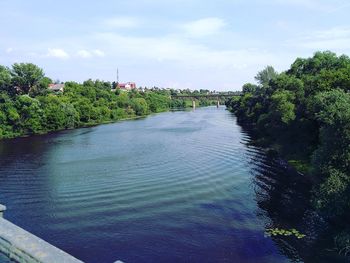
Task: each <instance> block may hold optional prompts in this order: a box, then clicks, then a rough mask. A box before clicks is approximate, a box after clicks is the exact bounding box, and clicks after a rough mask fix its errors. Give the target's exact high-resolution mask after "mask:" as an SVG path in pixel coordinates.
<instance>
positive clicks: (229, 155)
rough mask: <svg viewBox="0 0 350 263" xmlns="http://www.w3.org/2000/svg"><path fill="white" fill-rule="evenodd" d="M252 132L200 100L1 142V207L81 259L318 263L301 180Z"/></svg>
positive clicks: (10, 217) (10, 216)
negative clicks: (279, 232) (299, 235)
mask: <svg viewBox="0 0 350 263" xmlns="http://www.w3.org/2000/svg"><path fill="white" fill-rule="evenodd" d="M250 140H251V139H250V136H249V134H248V133H247V132H246V131H244V130H242V128H241V127H240V126H239V125H237V124H236V119H235V117H234V116H233V115H232V114H231V113H230V112H228V111H226V110H225V108H224V107H221V108H219V109H217V108H216V107H207V108H199V109H196V110H195V111H176V112H167V113H161V114H156V115H153V116H149V117H147V118H145V119H139V120H133V121H123V122H119V123H114V124H108V125H100V126H96V127H91V128H83V129H77V130H69V131H63V132H58V133H54V134H49V135H43V136H32V137H28V138H19V139H14V140H6V141H2V142H0V203H3V204H5V205H6V206H7V207H8V211H7V212H6V214H5V216H6V218H7V219H8V220H10V221H12V222H13V223H15V224H17V225H19V226H21V227H23V228H24V229H26V230H28V231H30V232H32V233H34V234H35V235H37V236H39V237H41V238H43V239H45V240H47V241H48V242H50V243H52V244H54V245H55V246H57V247H59V248H61V249H63V250H65V251H67V252H68V253H70V254H72V255H74V256H75V257H77V258H79V259H81V260H83V261H85V262H97V263H100V262H101V263H105V262H106V263H109V262H110V263H112V262H115V261H116V260H121V261H123V262H126V263H131V262H243V263H244V262H292V261H295V262H299V261H305V262H306V261H309V262H316V261H312V260H315V254H314V253H313V252H312V246H313V245H310V242H311V244H312V242H313V240H312V239H311V238H309V236H312V233H308V232H307V231H309V232H310V231H314V232H315V230H314V227H313V225H307V226H305V221H306V222H309V221H310V222H311V221H312V220H308V217H309V215H308V204H304V202H303V201H302V200H303V198H304V196H305V195H307V194H308V192H309V190H310V189H309V187H308V185H307V183H303V182H301V181H302V180H303V179H300V178H301V176H300V175H298V174H297V173H296V172H293V171H291V170H290V169H288V168H285V165H284V164H283V163H281V162H280V161H278V160H275V159H273V158H270V157H268V156H267V155H266V154H265V152H264V151H263V150H262V149H260V148H257V147H255V146H252V145H250ZM295 178H299V179H295ZM293 189H294V190H293ZM295 189H298V191H295ZM291 202H292V203H291ZM295 204H296V205H295ZM301 220H302V222H301ZM310 224H311V223H310ZM271 227H281V228H292V227H293V228H294V227H295V228H297V229H298V230H299V231H301V232H303V233H305V234H307V237H306V238H304V239H303V240H297V239H296V238H295V237H287V238H279V237H274V238H271V237H268V236H265V235H264V233H265V230H266V228H271ZM310 229H311V230H310ZM310 247H311V249H310ZM319 260H320V262H321V261H322V259H321V258H319Z"/></svg>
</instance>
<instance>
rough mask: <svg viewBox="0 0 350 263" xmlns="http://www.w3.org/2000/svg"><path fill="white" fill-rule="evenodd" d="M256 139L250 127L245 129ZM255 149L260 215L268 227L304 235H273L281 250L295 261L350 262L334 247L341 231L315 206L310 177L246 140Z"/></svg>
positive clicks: (254, 163)
mask: <svg viewBox="0 0 350 263" xmlns="http://www.w3.org/2000/svg"><path fill="white" fill-rule="evenodd" d="M243 131H244V132H245V133H246V134H247V135H248V137H249V138H253V136H252V133H251V131H250V129H249V128H246V127H245V128H243ZM243 143H244V144H246V145H247V147H248V148H251V150H252V151H256V152H259V153H260V154H257V155H252V156H251V159H250V162H251V164H252V165H253V166H255V168H254V169H253V171H252V173H253V177H252V178H253V182H252V184H253V188H254V192H255V195H256V197H255V198H256V202H257V205H258V207H259V210H258V217H259V218H261V219H262V220H263V221H264V222H265V229H266V230H268V229H276V228H278V229H286V230H290V229H297V230H298V231H299V232H300V233H303V234H305V237H304V238H301V239H298V238H296V237H295V236H283V235H276V236H272V237H271V238H272V240H273V241H274V242H275V244H276V245H277V246H278V248H279V250H280V252H281V253H282V254H284V255H285V256H287V257H288V258H289V259H290V260H291V261H292V262H325V263H326V262H349V258H346V257H344V256H342V255H339V254H338V253H337V252H336V251H335V248H334V246H335V245H334V236H335V235H336V234H337V232H336V231H337V230H336V229H334V227H333V228H332V227H331V226H330V225H329V224H328V223H327V222H326V221H325V220H324V219H323V218H322V217H321V216H319V215H318V214H317V213H316V211H315V210H314V209H313V208H312V206H311V202H310V200H311V195H312V185H311V182H310V181H309V180H308V178H307V177H306V176H305V175H303V174H301V173H298V172H297V171H296V170H295V169H294V168H292V167H290V166H289V165H288V163H287V162H286V161H284V160H282V159H280V158H278V157H276V156H272V155H269V154H265V153H264V154H261V151H262V152H264V150H263V149H261V148H259V147H256V146H254V145H252V143H251V140H250V139H249V140H246V141H244V142H243Z"/></svg>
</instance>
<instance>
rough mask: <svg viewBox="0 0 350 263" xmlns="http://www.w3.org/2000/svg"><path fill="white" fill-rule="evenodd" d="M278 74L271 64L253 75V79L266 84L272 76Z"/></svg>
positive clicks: (263, 84)
mask: <svg viewBox="0 0 350 263" xmlns="http://www.w3.org/2000/svg"><path fill="white" fill-rule="evenodd" d="M277 75H278V73H277V71H275V69H274V68H273V67H272V66H267V67H265V68H264V69H263V70H262V71H259V72H258V74H257V75H256V76H255V79H256V80H257V81H258V83H259V84H260V85H262V86H267V85H268V84H269V82H270V80H272V79H273V78H275V77H276V76H277Z"/></svg>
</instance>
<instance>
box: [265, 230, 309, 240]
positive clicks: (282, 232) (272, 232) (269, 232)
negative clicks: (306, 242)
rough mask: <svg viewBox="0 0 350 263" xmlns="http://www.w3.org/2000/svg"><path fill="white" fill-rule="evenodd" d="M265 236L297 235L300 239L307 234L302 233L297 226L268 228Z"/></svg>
mask: <svg viewBox="0 0 350 263" xmlns="http://www.w3.org/2000/svg"><path fill="white" fill-rule="evenodd" d="M265 236H269V237H271V236H295V237H296V238H298V239H301V238H304V237H305V236H306V235H304V234H302V233H300V232H299V231H298V230H296V229H295V228H292V229H282V228H268V229H266V231H265Z"/></svg>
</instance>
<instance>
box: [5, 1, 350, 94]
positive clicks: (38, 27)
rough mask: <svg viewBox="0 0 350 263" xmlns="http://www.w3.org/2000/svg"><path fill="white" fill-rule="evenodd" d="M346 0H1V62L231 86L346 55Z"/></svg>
mask: <svg viewBox="0 0 350 263" xmlns="http://www.w3.org/2000/svg"><path fill="white" fill-rule="evenodd" d="M349 14H350V2H349V0H332V1H330V0H328V1H325V0H255V1H249V0H216V1H204V0H172V1H166V0H114V1H113V0H106V1H104V0H100V1H81V0H70V1H66V0H60V1H57V0H55V1H53V0H45V1H42V0H33V1H25V0H22V1H20V0H0V19H1V22H2V26H1V28H0V64H2V65H6V66H10V65H11V64H13V63H15V62H32V63H35V64H37V65H39V66H40V67H42V68H44V70H45V72H46V75H48V76H49V77H51V78H53V79H59V80H61V81H67V80H74V81H83V80H85V79H88V78H93V79H101V80H108V81H113V80H115V79H116V69H117V68H119V72H120V81H135V82H136V83H137V85H138V86H158V87H173V88H190V89H200V88H208V89H211V90H239V89H240V88H241V86H242V84H244V83H246V82H254V76H255V74H256V73H257V71H258V70H261V69H262V68H264V66H266V65H272V66H274V67H275V68H276V69H277V70H278V71H283V70H286V69H287V68H288V67H289V66H290V64H291V63H292V62H293V61H294V60H295V58H296V57H308V56H311V55H312V54H313V53H314V52H315V51H317V50H331V51H334V52H336V53H338V54H347V55H349V54H350V17H349Z"/></svg>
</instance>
